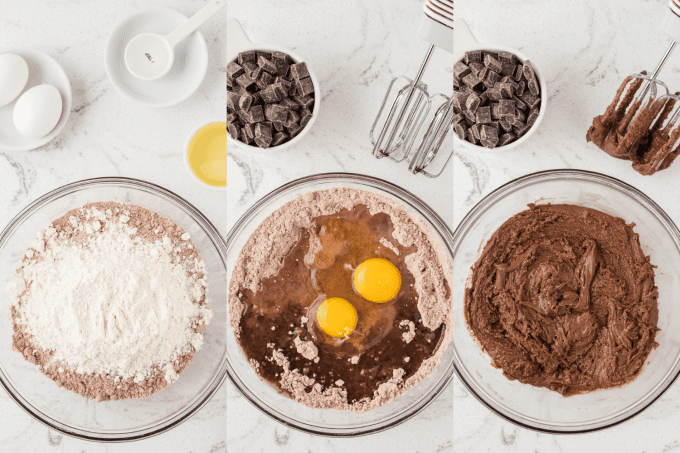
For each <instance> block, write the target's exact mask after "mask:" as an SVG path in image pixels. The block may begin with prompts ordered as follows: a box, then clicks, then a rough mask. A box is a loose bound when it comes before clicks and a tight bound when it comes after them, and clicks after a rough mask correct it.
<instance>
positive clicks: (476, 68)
mask: <svg viewBox="0 0 680 453" xmlns="http://www.w3.org/2000/svg"><path fill="white" fill-rule="evenodd" d="M485 67H486V66H484V65H483V64H482V63H470V66H469V68H470V72H471V73H473V74H474V75H476V76H477V77H479V73H480V71H482V70H483V69H484V68H485Z"/></svg>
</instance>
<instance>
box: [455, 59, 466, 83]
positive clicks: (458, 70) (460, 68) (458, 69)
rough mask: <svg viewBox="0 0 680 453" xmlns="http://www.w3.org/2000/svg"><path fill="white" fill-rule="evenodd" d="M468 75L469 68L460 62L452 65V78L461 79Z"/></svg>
mask: <svg viewBox="0 0 680 453" xmlns="http://www.w3.org/2000/svg"><path fill="white" fill-rule="evenodd" d="M468 74H470V67H469V66H467V65H466V64H465V63H463V62H462V61H459V62H458V63H456V64H455V65H453V77H454V78H456V79H462V78H463V77H465V76H466V75H468Z"/></svg>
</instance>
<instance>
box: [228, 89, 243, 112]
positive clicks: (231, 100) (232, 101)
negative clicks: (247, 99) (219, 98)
mask: <svg viewBox="0 0 680 453" xmlns="http://www.w3.org/2000/svg"><path fill="white" fill-rule="evenodd" d="M239 99H241V95H240V94H238V93H235V92H233V91H228V92H227V110H231V111H232V112H235V111H236V110H238V109H239V106H238V101H239Z"/></svg>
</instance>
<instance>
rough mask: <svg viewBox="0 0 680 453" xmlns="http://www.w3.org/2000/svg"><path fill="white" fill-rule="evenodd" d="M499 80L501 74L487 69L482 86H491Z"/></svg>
mask: <svg viewBox="0 0 680 453" xmlns="http://www.w3.org/2000/svg"><path fill="white" fill-rule="evenodd" d="M499 80H501V76H500V75H498V73H496V72H493V71H488V72H487V73H486V77H484V86H485V87H487V88H493V87H494V86H495V85H496V82H498V81H499Z"/></svg>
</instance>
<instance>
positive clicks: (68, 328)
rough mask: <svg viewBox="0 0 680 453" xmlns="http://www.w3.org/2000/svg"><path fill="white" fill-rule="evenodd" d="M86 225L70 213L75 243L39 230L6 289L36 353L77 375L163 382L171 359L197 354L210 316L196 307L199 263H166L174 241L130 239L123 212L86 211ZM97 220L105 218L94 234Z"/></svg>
mask: <svg viewBox="0 0 680 453" xmlns="http://www.w3.org/2000/svg"><path fill="white" fill-rule="evenodd" d="M90 214H91V216H92V219H91V220H92V221H91V222H80V221H79V220H78V219H77V218H75V217H71V222H72V223H75V224H74V225H73V226H74V229H76V230H78V231H81V232H82V234H80V235H78V240H66V239H64V237H61V236H60V234H59V233H57V232H56V230H55V229H54V228H50V227H48V228H47V229H46V230H44V231H43V232H41V233H39V234H38V237H37V239H36V240H34V242H33V244H32V248H31V250H34V252H33V251H31V250H29V253H27V255H26V256H27V258H29V259H27V260H24V263H23V267H22V268H21V269H19V270H18V271H17V274H15V276H14V278H13V279H12V281H11V282H10V284H9V286H8V288H7V292H8V294H9V295H10V298H11V300H12V303H13V305H14V307H15V308H16V310H17V313H18V320H17V321H18V322H19V323H20V324H23V325H25V326H26V330H27V332H28V333H29V334H30V335H32V337H33V342H34V344H35V346H36V347H38V348H42V349H45V350H50V351H54V355H53V356H52V358H51V361H50V363H56V362H64V363H67V364H68V365H70V366H72V367H73V368H74V370H75V371H76V372H77V373H82V374H93V373H94V374H101V373H107V374H109V375H111V376H120V377H121V378H123V379H126V378H130V377H132V378H134V381H135V382H141V381H142V380H143V379H145V378H146V377H149V376H151V375H153V373H154V366H157V367H160V368H161V369H163V370H164V371H165V379H166V381H168V382H169V383H170V382H172V381H174V380H175V379H177V373H175V370H174V369H173V367H172V364H171V362H173V361H175V360H177V358H178V356H179V355H181V354H184V353H188V352H190V350H191V347H193V348H194V349H195V350H197V349H199V347H200V345H201V343H202V337H203V336H202V334H200V333H197V332H195V331H194V330H193V328H194V327H196V326H197V325H199V324H202V323H205V324H207V323H208V321H209V318H210V311H209V309H208V308H207V307H204V306H201V305H199V304H197V303H194V301H198V300H199V299H200V298H201V296H202V294H203V293H204V292H205V284H206V282H205V280H204V279H196V278H189V276H188V275H187V271H188V272H189V274H192V273H193V274H194V275H195V274H196V273H197V272H202V273H204V274H205V265H204V263H203V262H202V261H198V260H192V261H190V262H181V260H179V259H177V258H176V257H173V255H176V254H178V253H179V251H180V250H179V249H180V248H181V247H183V245H180V246H175V245H173V244H172V242H171V241H170V240H169V239H168V238H167V237H165V238H163V240H162V241H161V240H156V241H155V242H153V243H152V242H148V241H145V240H143V239H142V238H141V237H139V236H136V228H132V227H130V226H128V225H127V224H126V221H127V218H126V216H124V215H123V216H120V217H119V218H111V217H110V216H108V215H107V214H109V213H108V212H107V213H103V212H101V211H97V210H93V211H92V212H91V213H90ZM98 219H100V220H102V222H103V221H104V220H106V222H105V227H104V228H101V222H99V221H98Z"/></svg>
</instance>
